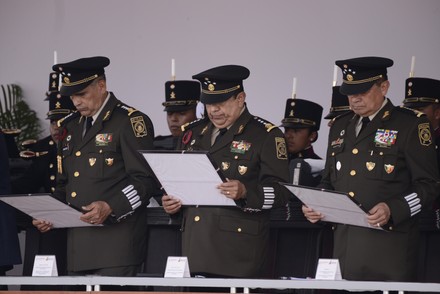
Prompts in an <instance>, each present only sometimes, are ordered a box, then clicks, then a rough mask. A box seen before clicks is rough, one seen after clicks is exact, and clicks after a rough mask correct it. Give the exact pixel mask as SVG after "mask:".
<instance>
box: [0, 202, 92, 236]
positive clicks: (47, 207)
mask: <svg viewBox="0 0 440 294" xmlns="http://www.w3.org/2000/svg"><path fill="white" fill-rule="evenodd" d="M0 200H1V201H3V202H5V203H7V204H9V205H11V206H13V207H15V208H17V209H18V210H21V211H23V212H24V213H26V214H28V215H30V216H31V217H33V218H34V219H40V220H47V221H49V222H51V223H52V224H53V227H54V228H72V227H88V226H97V225H92V224H89V223H86V222H83V221H82V220H80V219H79V218H80V216H81V214H82V213H81V212H79V211H77V210H75V209H74V208H72V207H70V206H69V205H67V204H65V203H63V202H61V201H59V200H58V199H55V198H53V197H52V196H50V195H48V194H29V195H7V196H3V195H2V196H0ZM98 226H99V225H98Z"/></svg>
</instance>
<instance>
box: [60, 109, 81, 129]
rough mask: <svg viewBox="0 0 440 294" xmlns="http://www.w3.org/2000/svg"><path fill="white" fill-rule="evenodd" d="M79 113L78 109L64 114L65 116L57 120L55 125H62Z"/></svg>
mask: <svg viewBox="0 0 440 294" xmlns="http://www.w3.org/2000/svg"><path fill="white" fill-rule="evenodd" d="M80 115H81V114H80V113H79V112H78V111H74V112H72V113H71V114H69V115H66V116H65V117H63V118H62V119H59V120H57V126H58V127H59V128H61V127H64V126H65V125H66V124H67V123H68V122H69V121H71V120H72V119H75V118H77V117H78V116H80Z"/></svg>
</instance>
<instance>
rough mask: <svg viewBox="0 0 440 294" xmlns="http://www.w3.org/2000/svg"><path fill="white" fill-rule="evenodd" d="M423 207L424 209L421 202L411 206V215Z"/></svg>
mask: <svg viewBox="0 0 440 294" xmlns="http://www.w3.org/2000/svg"><path fill="white" fill-rule="evenodd" d="M421 209H422V205H421V204H418V205H416V206H413V207H411V216H414V215H416V214H418V213H419V212H420V211H421Z"/></svg>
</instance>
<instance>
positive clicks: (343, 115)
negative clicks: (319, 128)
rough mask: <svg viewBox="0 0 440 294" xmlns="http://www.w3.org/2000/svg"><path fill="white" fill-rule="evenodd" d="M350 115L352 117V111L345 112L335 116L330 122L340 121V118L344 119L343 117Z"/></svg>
mask: <svg viewBox="0 0 440 294" xmlns="http://www.w3.org/2000/svg"><path fill="white" fill-rule="evenodd" d="M350 114H351V115H353V114H354V112H352V111H347V112H345V113H342V114H340V115H337V116H335V117H334V118H332V121H335V120H337V119H340V118H342V117H345V116H347V115H350Z"/></svg>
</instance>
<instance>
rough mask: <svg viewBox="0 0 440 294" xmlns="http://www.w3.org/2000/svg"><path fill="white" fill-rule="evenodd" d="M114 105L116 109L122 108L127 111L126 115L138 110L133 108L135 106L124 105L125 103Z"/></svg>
mask: <svg viewBox="0 0 440 294" xmlns="http://www.w3.org/2000/svg"><path fill="white" fill-rule="evenodd" d="M116 107H117V108H118V109H122V110H124V111H125V112H126V113H127V115H128V116H130V115H132V114H133V113H135V112H137V111H139V110H137V109H135V108H133V107H130V106H128V105H125V104H122V103H118V104H117V105H116Z"/></svg>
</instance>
